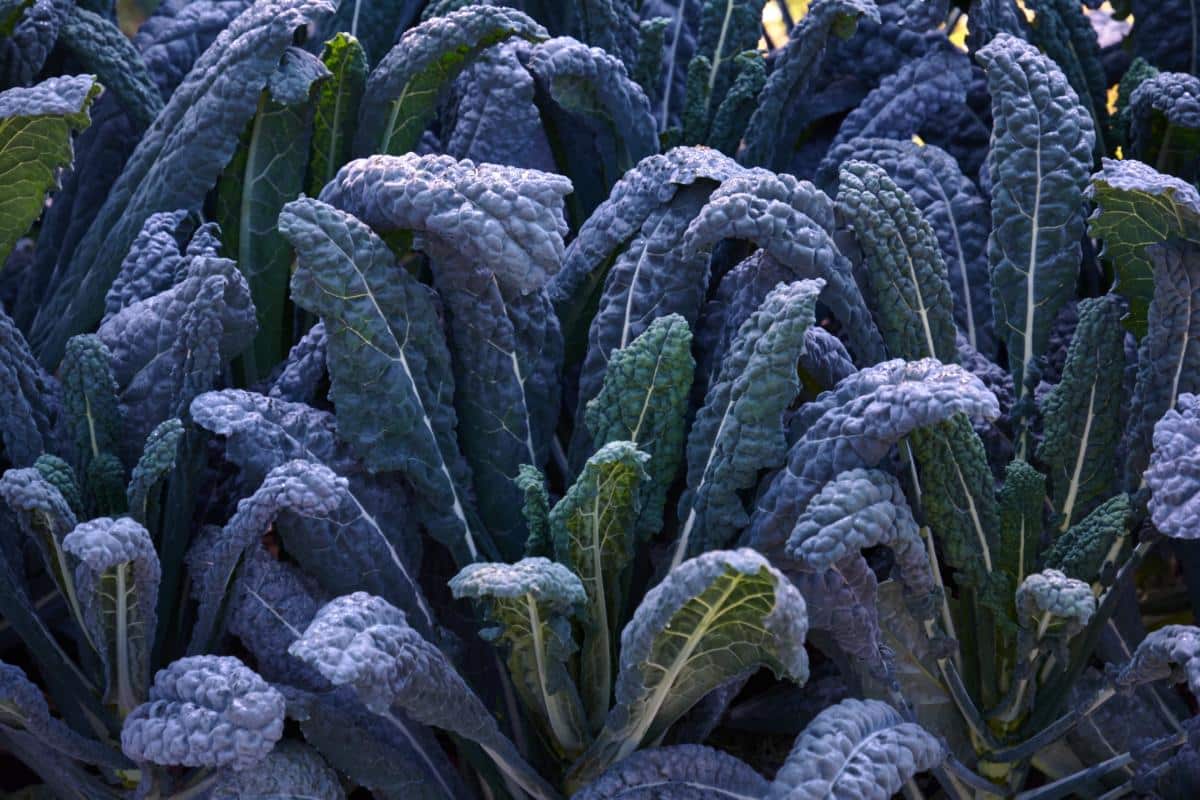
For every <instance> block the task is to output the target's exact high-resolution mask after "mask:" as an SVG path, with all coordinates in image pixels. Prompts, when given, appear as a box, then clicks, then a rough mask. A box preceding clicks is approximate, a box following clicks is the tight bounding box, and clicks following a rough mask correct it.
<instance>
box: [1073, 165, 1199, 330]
mask: <svg viewBox="0 0 1200 800" xmlns="http://www.w3.org/2000/svg"><path fill="white" fill-rule="evenodd" d="M1102 164H1103V167H1102V168H1101V170H1100V171H1099V172H1097V173H1096V174H1095V175H1093V176H1092V182H1091V185H1090V186H1089V187H1088V189H1087V192H1086V195H1087V198H1088V199H1089V200H1092V201H1093V202H1095V204H1096V210H1095V211H1093V212H1092V215H1091V216H1090V217H1088V231H1089V232H1090V233H1091V235H1092V236H1095V237H1098V238H1100V239H1102V240H1103V241H1104V249H1103V250H1101V255H1103V256H1104V257H1105V258H1106V259H1108V260H1109V261H1110V262H1111V263H1112V265H1113V268H1114V269H1115V270H1116V275H1117V282H1116V285H1115V286H1113V291H1115V292H1118V293H1120V294H1121V295H1122V296H1123V297H1124V298H1125V299H1126V300H1128V301H1129V314H1128V316H1127V317H1126V319H1125V325H1126V327H1127V328H1128V329H1129V330H1131V331H1133V332H1134V334H1136V335H1137V336H1138V337H1139V338H1141V337H1143V336H1145V335H1146V331H1147V330H1148V326H1147V321H1146V317H1147V312H1148V310H1149V306H1150V300H1151V298H1152V297H1153V294H1154V285H1155V281H1154V277H1153V267H1152V265H1151V262H1150V255H1149V253H1148V252H1147V247H1148V246H1149V245H1152V244H1155V243H1156V242H1163V241H1166V240H1167V239H1173V238H1184V239H1191V240H1193V241H1196V240H1200V194H1198V193H1197V192H1196V187H1194V186H1192V185H1191V184H1190V183H1188V182H1186V181H1182V180H1179V179H1178V178H1175V177H1172V176H1170V175H1164V174H1162V173H1160V172H1158V171H1156V170H1154V169H1153V168H1151V167H1149V166H1147V165H1145V164H1143V163H1141V162H1140V161H1133V160H1126V161H1116V160H1113V159H1107V158H1106V159H1104V160H1103V162H1102Z"/></svg>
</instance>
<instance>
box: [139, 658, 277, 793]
mask: <svg viewBox="0 0 1200 800" xmlns="http://www.w3.org/2000/svg"><path fill="white" fill-rule="evenodd" d="M283 714H284V702H283V695H281V694H280V693H279V691H278V690H276V689H275V688H274V687H273V686H271V685H270V684H268V683H267V682H266V681H264V680H263V679H262V678H260V677H259V676H258V675H257V674H255V673H254V672H253V671H252V670H251V669H250V668H249V667H247V666H246V665H245V664H243V663H242V662H241V661H239V660H238V659H236V658H234V657H233V656H192V657H189V658H181V659H179V660H178V661H175V662H172V663H171V664H168V665H167V666H166V667H165V668H163V669H161V670H159V671H158V674H156V675H155V676H154V685H153V686H151V687H150V699H149V700H148V701H147V702H146V703H143V704H142V705H140V706H138V707H137V708H136V709H134V711H133V713H132V714H130V715H129V716H128V717H127V718H126V720H125V727H124V728H123V729H122V730H121V749H122V750H123V751H124V752H125V755H127V756H129V757H130V758H132V759H133V760H134V761H137V762H139V763H143V764H144V763H146V762H150V763H152V764H162V765H164V766H172V765H181V766H188V767H228V768H230V769H232V770H244V769H249V768H251V767H254V766H255V765H256V764H258V763H260V762H261V761H262V760H263V759H264V758H266V756H267V754H268V753H270V752H271V750H272V748H274V746H275V743H276V742H277V741H279V739H280V737H281V736H282V735H283Z"/></svg>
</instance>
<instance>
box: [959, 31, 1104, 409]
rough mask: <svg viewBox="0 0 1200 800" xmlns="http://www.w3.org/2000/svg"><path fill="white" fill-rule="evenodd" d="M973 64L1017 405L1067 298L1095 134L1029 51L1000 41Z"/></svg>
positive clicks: (997, 286)
mask: <svg viewBox="0 0 1200 800" xmlns="http://www.w3.org/2000/svg"><path fill="white" fill-rule="evenodd" d="M978 58H979V60H980V62H981V63H982V64H983V67H984V69H985V70H986V71H987V76H988V89H989V91H990V92H991V95H992V115H993V119H994V126H993V131H992V147H991V149H990V150H989V152H988V173H989V175H990V178H991V182H992V190H991V191H992V233H991V235H990V237H989V238H988V263H989V264H990V265H991V273H992V298H993V305H994V311H995V318H996V329H997V331H1003V341H1004V344H1005V346H1006V347H1007V350H1008V363H1009V370H1010V371H1011V372H1012V374H1013V385H1014V387H1015V389H1016V391H1017V394H1018V397H1019V398H1022V399H1023V398H1025V397H1027V396H1028V395H1030V394H1031V392H1032V390H1033V387H1032V386H1030V385H1029V382H1028V381H1027V380H1026V378H1027V376H1028V375H1029V373H1030V370H1031V369H1032V368H1033V366H1034V362H1035V360H1036V359H1037V358H1038V357H1039V356H1041V355H1042V353H1043V352H1045V349H1046V344H1047V341H1048V339H1049V335H1050V326H1051V324H1052V323H1053V321H1054V318H1055V316H1056V315H1057V314H1058V311H1059V309H1060V308H1062V306H1063V304H1064V303H1065V302H1066V301H1067V299H1069V297H1070V296H1071V295H1072V294H1073V293H1074V290H1075V277H1076V275H1077V274H1078V272H1079V261H1080V241H1081V238H1082V236H1083V215H1082V206H1083V189H1084V185H1085V184H1086V182H1087V176H1088V171H1089V169H1090V166H1091V159H1092V144H1093V142H1094V138H1095V135H1094V132H1093V130H1092V119H1091V117H1090V116H1089V115H1088V114H1087V112H1086V111H1085V110H1084V109H1083V107H1082V106H1081V105H1080V104H1079V99H1078V97H1077V96H1076V95H1075V91H1074V90H1073V89H1072V88H1071V86H1070V84H1069V83H1068V82H1067V79H1066V77H1065V76H1064V75H1063V74H1062V71H1061V70H1060V69H1059V68H1058V67H1057V66H1056V65H1055V64H1054V62H1052V61H1051V60H1050V59H1048V58H1047V57H1046V56H1044V55H1042V54H1041V53H1039V52H1038V51H1037V48H1035V47H1033V46H1032V45H1029V44H1026V43H1025V42H1023V41H1021V40H1020V39H1017V38H1015V37H1013V36H1010V35H1008V34H1000V35H998V36H996V37H995V38H994V39H992V41H991V42H990V43H989V44H988V45H987V46H986V47H984V48H983V49H982V50H980V51H979V53H978ZM1035 98H1036V99H1035Z"/></svg>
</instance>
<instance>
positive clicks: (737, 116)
mask: <svg viewBox="0 0 1200 800" xmlns="http://www.w3.org/2000/svg"><path fill="white" fill-rule="evenodd" d="M734 63H735V64H736V66H737V79H736V80H734V82H733V86H730V87H729V93H728V94H726V95H725V99H724V100H722V101H721V105H720V106H719V107H718V108H717V113H716V115H715V116H714V117H713V121H712V126H711V129H710V130H709V132H708V146H709V147H713V148H715V149H717V150H720V151H721V152H722V153H726V154H728V155H736V154H737V151H738V147H739V146H740V145H741V142H742V136H743V134H744V132H745V130H746V120H747V119H749V117H750V115H751V114H753V113H754V109H755V108H757V107H758V95H759V92H761V91H762V88H763V86H765V85H766V83H767V67H766V61H765V59H763V57H762V54H761V53H759V52H758V51H757V50H747V51H746V52H744V53H740V54H739V55H738V57H737V58H736V59H735V60H734Z"/></svg>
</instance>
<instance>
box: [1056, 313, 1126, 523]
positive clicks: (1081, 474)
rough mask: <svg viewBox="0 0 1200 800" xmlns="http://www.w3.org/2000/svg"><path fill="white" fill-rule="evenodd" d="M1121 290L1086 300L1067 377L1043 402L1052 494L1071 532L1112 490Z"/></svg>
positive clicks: (1121, 353) (1121, 363)
mask: <svg viewBox="0 0 1200 800" xmlns="http://www.w3.org/2000/svg"><path fill="white" fill-rule="evenodd" d="M1121 310H1122V303H1121V300H1120V298H1118V297H1117V296H1116V295H1112V294H1107V295H1104V296H1103V297H1100V298H1096V299H1087V300H1081V301H1080V303H1079V323H1078V324H1077V325H1076V326H1075V335H1074V337H1073V338H1072V339H1071V347H1070V350H1069V351H1068V353H1067V363H1066V367H1065V368H1064V369H1063V374H1062V379H1061V380H1060V381H1059V382H1058V384H1057V385H1055V387H1054V389H1052V390H1051V391H1050V394H1048V395H1047V396H1046V397H1045V399H1044V400H1043V401H1042V403H1041V411H1042V417H1043V419H1044V420H1045V422H1044V423H1043V432H1042V442H1041V444H1040V445H1038V450H1037V455H1038V458H1039V459H1040V460H1041V461H1042V462H1043V463H1044V464H1045V465H1046V467H1047V470H1048V472H1049V478H1050V486H1051V491H1050V496H1051V499H1052V501H1053V504H1054V511H1055V513H1057V514H1058V515H1059V521H1058V526H1057V527H1058V530H1059V531H1060V532H1061V531H1065V530H1066V529H1067V528H1069V527H1070V526H1071V525H1073V524H1074V523H1075V522H1077V521H1078V520H1079V519H1081V518H1082V517H1083V515H1084V514H1086V513H1087V512H1088V511H1090V510H1091V508H1092V506H1094V505H1095V503H1096V502H1097V501H1100V500H1103V499H1105V498H1108V497H1109V496H1111V495H1112V492H1113V489H1114V488H1115V485H1116V480H1117V445H1118V444H1119V442H1120V438H1121V431H1122V419H1121V410H1122V408H1121V407H1122V403H1123V401H1124V397H1123V392H1122V388H1123V387H1122V384H1123V382H1124V371H1125V332H1124V330H1122V328H1121Z"/></svg>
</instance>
